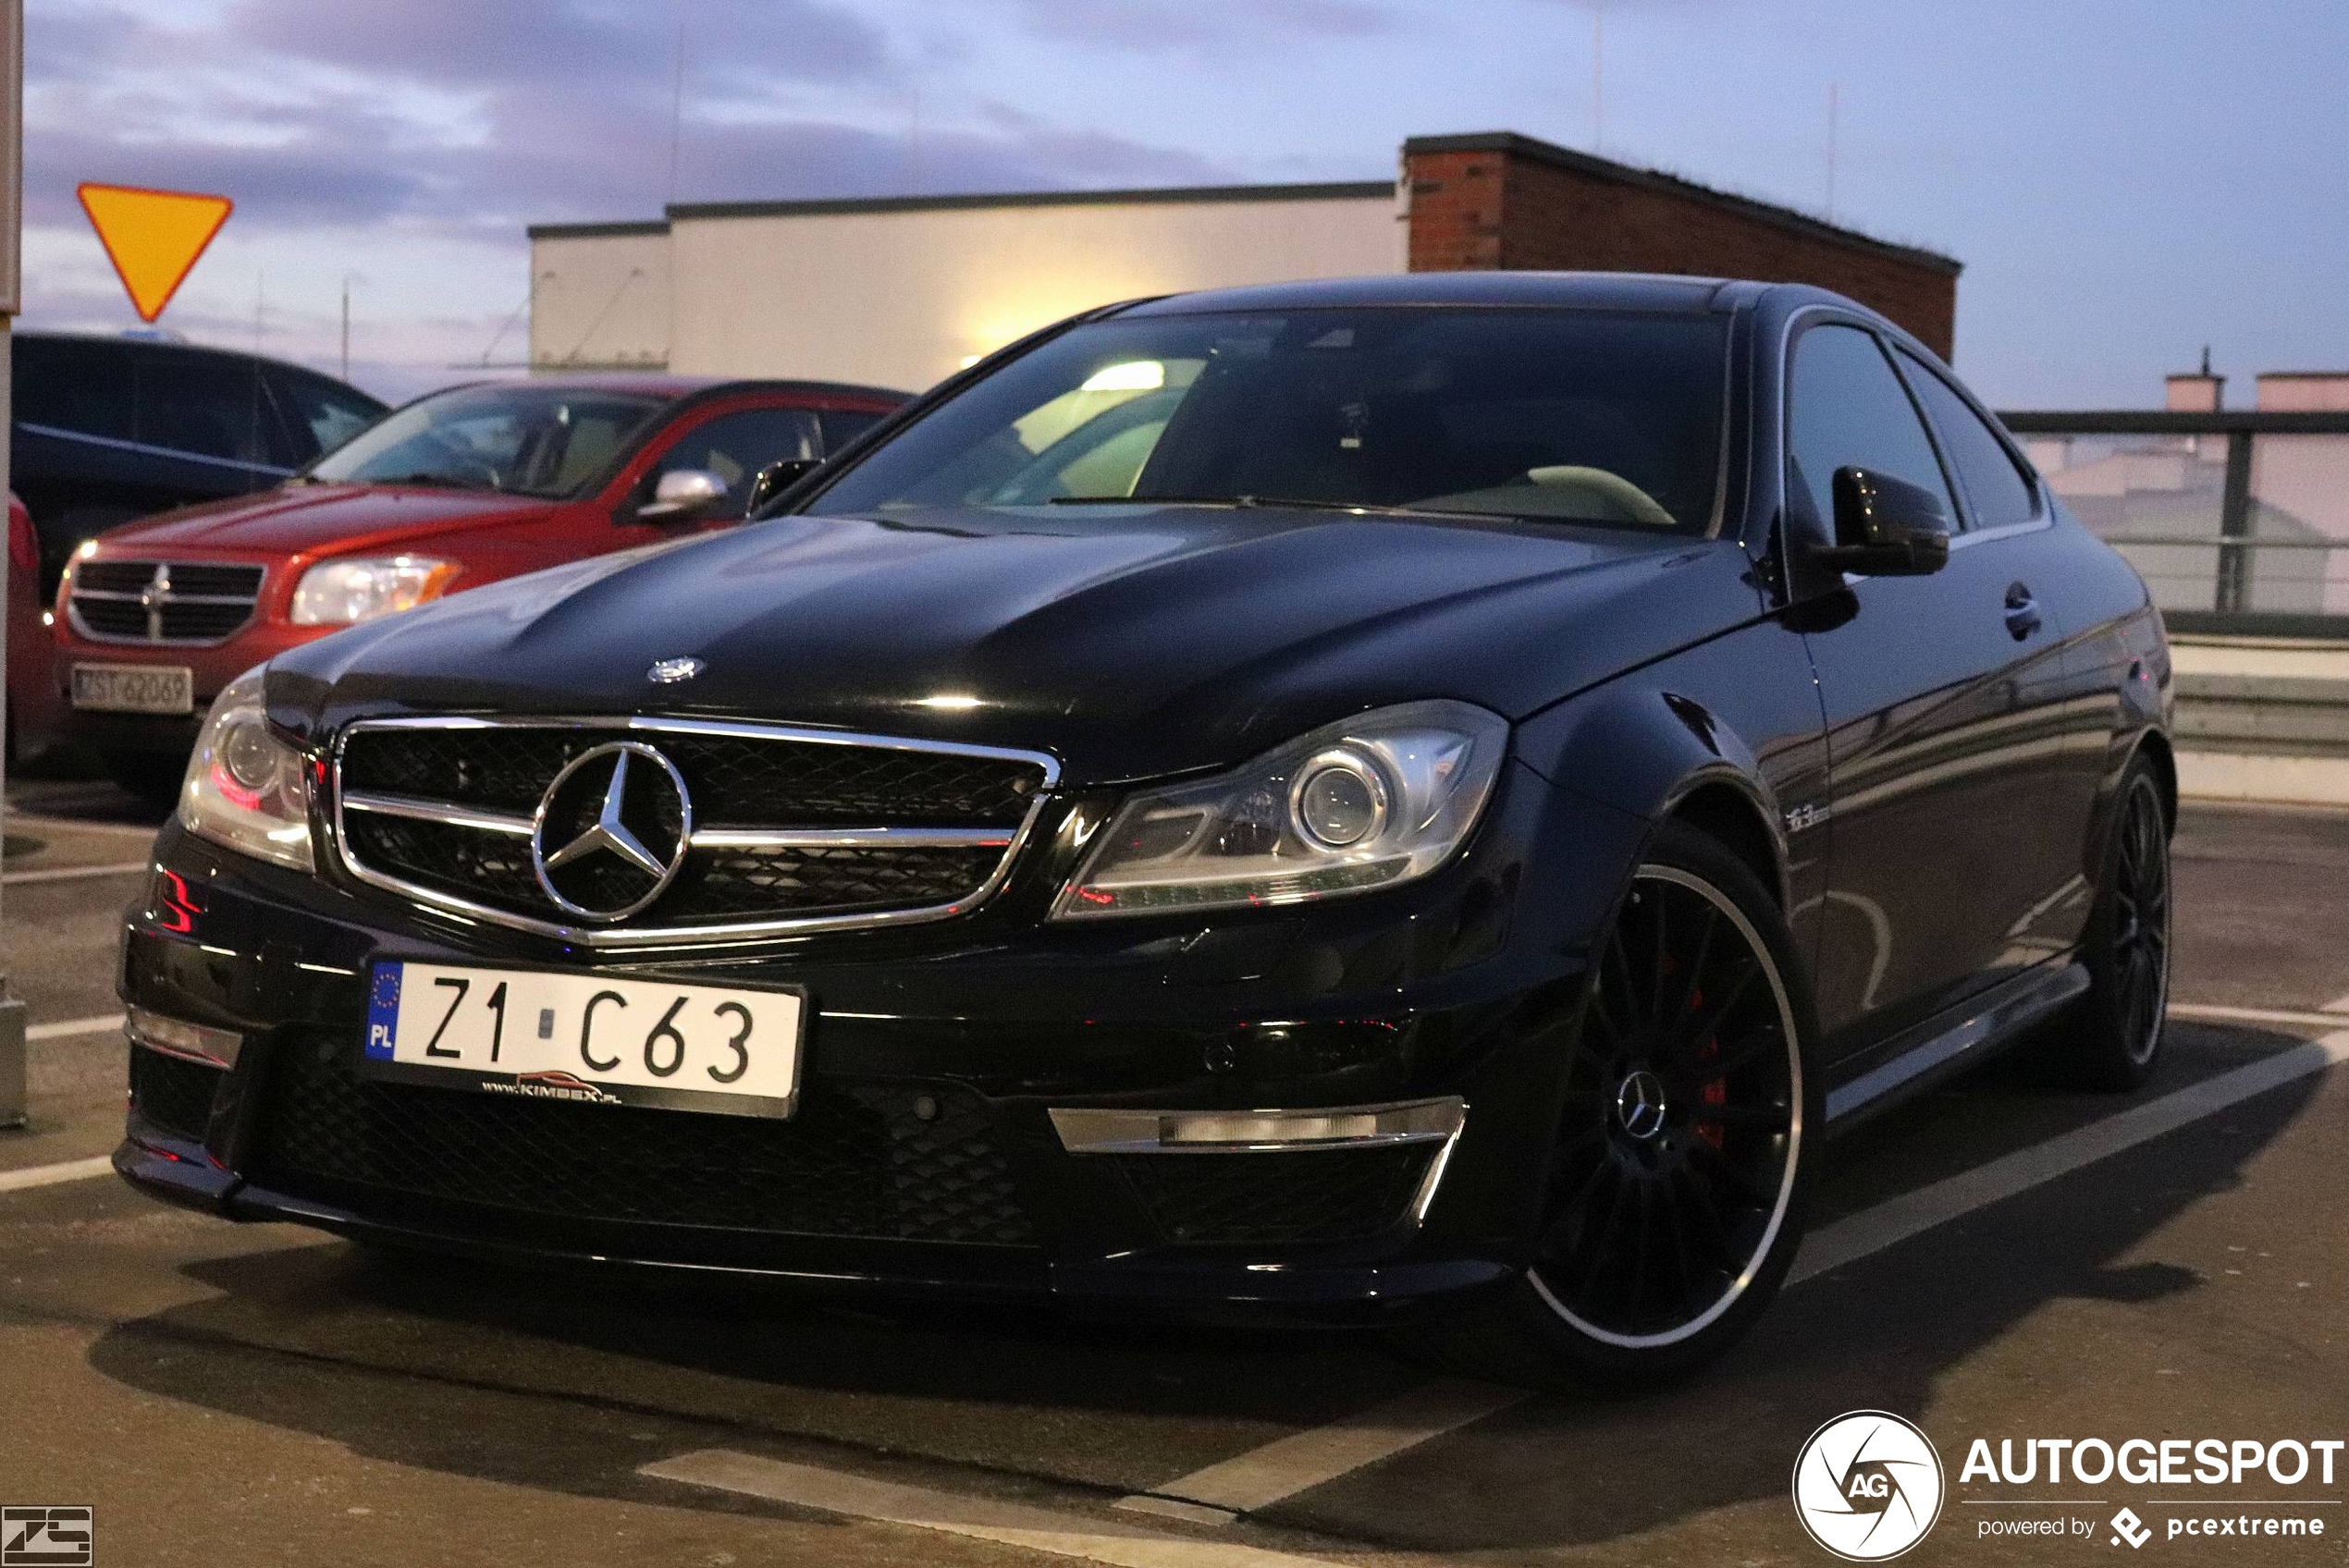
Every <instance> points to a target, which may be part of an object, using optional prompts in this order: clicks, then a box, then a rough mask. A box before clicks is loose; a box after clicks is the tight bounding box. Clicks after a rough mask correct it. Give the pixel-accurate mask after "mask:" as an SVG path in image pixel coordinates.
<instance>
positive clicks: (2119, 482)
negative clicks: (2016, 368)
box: [2000, 410, 2349, 639]
mask: <svg viewBox="0 0 2349 1568" xmlns="http://www.w3.org/2000/svg"><path fill="white" fill-rule="evenodd" d="M2000 417H2001V418H2002V419H2004V420H2005V422H2006V425H2007V428H2008V429H2009V430H2011V431H2012V432H2013V433H2014V435H2015V438H2016V439H2017V440H2018V441H2020V442H2021V443H2022V444H2023V447H2024V448H2025V449H2026V450H2027V451H2028V452H2029V453H2030V455H2031V458H2032V460H2033V462H2034V463H2035V464H2036V465H2037V467H2038V469H2039V472H2041V473H2042V474H2043V475H2045V476H2046V478H2047V481H2048V485H2049V486H2050V487H2051V488H2052V489H2053V490H2054V491H2055V492H2056V494H2057V495H2059V496H2062V497H2063V499H2064V502H2065V504H2066V505H2067V506H2069V507H2070V508H2072V511H2073V512H2075V513H2076V514H2078V515H2079V517H2080V519H2081V521H2084V522H2085V523H2086V524H2087V525H2088V527H2089V528H2090V529H2091V530H2093V531H2094V532H2095V533H2097V534H2099V535H2101V536H2102V537H2103V538H2104V539H2106V540H2107V541H2108V542H2109V543H2110V544H2111V545H2114V546H2115V547H2116V548H2118V549H2119V550H2120V551H2121V554H2123V555H2124V556H2126V557H2129V559H2130V560H2131V561H2132V562H2133V563H2134V565H2135V566H2136V568H2137V570H2138V571H2139V572H2140V573H2141V574H2143V576H2144V577H2145V579H2146V584H2147V585H2148V586H2149V587H2150V588H2151V589H2152V590H2153V594H2154V599H2155V602H2156V603H2158V604H2159V605H2160V606H2161V608H2162V613H2163V615H2164V617H2165V618H2166V619H2168V621H2169V622H2170V624H2171V627H2172V628H2174V629H2176V630H2178V631H2206V632H2227V633H2236V634H2251V635H2264V636H2281V637H2315V638H2326V639H2349V411H2343V412H2324V413H2276V412H2268V413H2259V412H2243V413H2171V412H2085V413H2074V412H2058V411H2042V410H2033V411H2028V412H2013V413H2007V414H2003V415H2001V416H2000Z"/></svg>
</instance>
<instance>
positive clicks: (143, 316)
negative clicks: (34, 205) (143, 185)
mask: <svg viewBox="0 0 2349 1568" xmlns="http://www.w3.org/2000/svg"><path fill="white" fill-rule="evenodd" d="M74 194H75V195H77V196H80V198H81V210H82V211H83V212H85V213H87V214H90V227H92V228H94V229H96V230H97V231H98V242H99V243H100V244H101V245H104V246H105V248H106V259H107V260H108V261H110V262H112V263H114V270H115V274H116V276H118V277H120V278H121V279H122V286H123V288H127V289H129V291H130V303H131V306H132V307H133V308H134V309H136V310H137V311H138V312H139V319H140V320H141V321H146V322H151V321H153V320H154V319H155V317H157V316H159V315H161V314H163V308H164V307H165V306H166V305H168V304H169V303H171V296H172V295H173V294H175V293H177V292H178V288H179V282H180V280H181V279H182V278H184V277H186V276H188V274H189V273H190V272H191V270H193V269H194V267H195V264H196V258H197V257H199V256H201V255H203V251H204V247H205V246H207V245H209V244H211V243H212V237H213V236H214V235H215V234H217V233H219V232H220V226H221V225H222V224H224V223H227V222H228V212H229V209H230V208H231V207H233V206H234V205H235V203H234V202H230V201H229V200H228V197H226V196H198V195H196V194H194V193H192V192H191V191H186V190H141V189H140V188H138V187H137V186H132V185H78V186H76V187H74Z"/></svg>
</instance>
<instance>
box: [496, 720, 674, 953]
mask: <svg viewBox="0 0 2349 1568" xmlns="http://www.w3.org/2000/svg"><path fill="white" fill-rule="evenodd" d="M693 833H694V802H693V797H692V796H691V795H690V794H689V793H687V791H686V789H685V779H684V776H683V774H681V773H679V772H678V771H677V767H676V765H675V764H673V763H671V762H670V760H669V759H668V758H667V757H665V756H663V755H661V754H660V753H658V752H657V751H655V750H654V749H653V748H652V747H650V746H647V745H646V744H644V743H643V742H641V741H612V742H610V743H609V744H608V745H602V746H597V747H596V748H594V749H593V750H591V751H587V752H584V753H581V754H580V755H578V756H576V757H573V758H572V760H571V761H570V762H569V763H567V764H565V765H564V766H563V770H562V771H561V772H560V773H558V774H556V775H555V781H554V782H553V783H552V784H549V785H547V792H546V794H545V795H543V796H541V797H540V798H539V802H538V812H537V815H536V816H535V818H534V819H533V821H532V824H531V830H530V864H531V869H532V870H533V871H535V873H536V874H537V876H538V886H539V887H540V888H543V889H545V891H546V894H547V897H548V898H549V899H551V900H554V902H555V905H556V907H557V908H559V909H560V910H562V911H563V912H564V913H568V914H572V915H575V916H577V917H578V918H580V919H582V920H593V921H599V922H609V921H614V920H625V919H627V918H628V917H629V916H630V915H632V914H635V913H638V912H640V911H642V910H644V909H645V908H646V907H647V906H648V905H650V904H651V903H652V901H653V900H655V899H658V898H659V897H660V895H661V894H662V893H664V892H666V891H667V890H668V888H669V885H670V883H671V882H674V881H675V880H676V879H677V874H678V873H679V872H680V871H682V870H683V869H684V865H685V851H686V850H687V849H688V848H689V847H690V845H691V842H692V839H693Z"/></svg>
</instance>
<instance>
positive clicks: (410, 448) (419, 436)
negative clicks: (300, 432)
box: [309, 383, 663, 496]
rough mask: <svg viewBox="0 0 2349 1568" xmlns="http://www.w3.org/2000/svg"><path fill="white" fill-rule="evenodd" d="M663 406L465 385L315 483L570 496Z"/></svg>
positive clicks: (338, 462) (361, 445)
mask: <svg viewBox="0 0 2349 1568" xmlns="http://www.w3.org/2000/svg"><path fill="white" fill-rule="evenodd" d="M662 406H663V404H662V399H660V398H647V397H639V396H636V395H633V394H631V393H626V392H583V391H575V390H564V389H562V388H559V387H547V386H529V385H528V384H526V383H525V384H523V385H519V386H461V387H459V388H458V389H456V390H455V391H453V392H441V393H437V394H436V395H434V396H433V397H430V398H421V399H419V400H418V401H416V402H413V403H411V404H409V405H408V406H407V407H406V408H404V409H401V410H400V411H399V412H397V413H395V414H391V415H389V416H388V417H387V418H385V419H384V420H382V421H380V422H379V423H376V424H375V425H374V426H372V427H371V428H369V429H367V430H365V431H363V432H361V433H360V434H359V435H355V436H353V437H352V438H351V442H350V444H349V445H347V446H344V447H339V448H338V449H337V450H335V451H333V452H330V453H328V454H327V455H326V457H324V458H321V459H318V461H317V462H316V463H315V464H314V465H312V467H311V469H310V472H309V477H310V478H312V479H315V480H328V481H348V482H351V483H356V484H448V485H454V486H457V487H459V488H462V489H467V490H507V491H511V492H512V493H514V494H515V495H518V496H568V495H570V494H572V492H573V491H575V490H578V489H579V488H581V487H582V486H583V485H584V484H588V483H589V482H590V481H592V480H594V479H595V478H596V476H597V475H599V474H601V473H602V472H604V471H605V469H607V468H609V466H610V464H611V461H612V459H614V458H616V457H618V456H619V455H620V452H621V448H622V447H626V446H627V444H628V442H629V440H630V439H631V438H632V437H633V435H635V434H636V432H637V430H638V429H639V428H641V427H642V426H643V425H644V423H646V421H647V420H649V419H651V418H652V417H653V416H654V415H655V414H656V413H658V411H659V410H660V409H661V407H662Z"/></svg>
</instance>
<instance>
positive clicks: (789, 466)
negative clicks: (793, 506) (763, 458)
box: [748, 458, 824, 517]
mask: <svg viewBox="0 0 2349 1568" xmlns="http://www.w3.org/2000/svg"><path fill="white" fill-rule="evenodd" d="M823 462H824V459H821V458H785V459H783V460H782V461H781V462H779V463H769V464H768V465H767V466H766V467H765V468H762V469H760V470H759V471H758V477H757V478H756V479H754V480H752V481H751V484H750V507H749V508H748V510H749V514H750V515H751V516H752V517H756V516H757V515H758V508H761V507H763V506H765V505H766V504H767V503H768V502H769V501H771V500H773V499H774V498H775V497H776V496H780V495H781V494H782V493H783V492H784V491H786V490H788V489H790V488H791V487H792V486H793V485H794V484H798V483H799V482H800V481H801V480H803V479H805V478H806V477H807V476H808V475H809V474H811V473H813V472H816V471H817V470H818V468H821V467H822V466H823Z"/></svg>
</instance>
